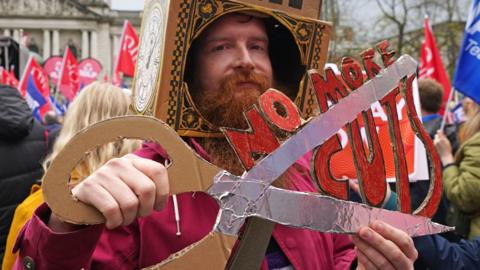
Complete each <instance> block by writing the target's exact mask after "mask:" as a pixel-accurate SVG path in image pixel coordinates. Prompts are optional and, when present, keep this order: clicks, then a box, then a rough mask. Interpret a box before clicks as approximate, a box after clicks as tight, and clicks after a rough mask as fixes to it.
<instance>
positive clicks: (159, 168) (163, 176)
mask: <svg viewBox="0 0 480 270" xmlns="http://www.w3.org/2000/svg"><path fill="white" fill-rule="evenodd" d="M124 158H126V159H128V160H130V161H131V162H132V164H133V166H135V168H137V169H138V170H140V171H141V172H142V173H144V174H145V175H146V176H147V177H149V178H150V179H151V180H152V181H153V183H154V184H155V187H156V189H155V193H156V194H155V203H154V205H155V209H156V210H161V209H162V208H163V207H164V206H165V203H166V202H167V198H168V193H169V182H168V172H167V169H166V168H165V166H163V165H162V164H160V163H158V162H155V161H153V160H149V159H144V158H141V157H138V156H135V155H131V154H130V155H126V156H124Z"/></svg>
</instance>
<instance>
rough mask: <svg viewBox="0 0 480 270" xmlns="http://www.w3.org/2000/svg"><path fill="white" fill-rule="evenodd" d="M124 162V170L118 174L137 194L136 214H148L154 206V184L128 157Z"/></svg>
mask: <svg viewBox="0 0 480 270" xmlns="http://www.w3.org/2000/svg"><path fill="white" fill-rule="evenodd" d="M123 160H126V161H127V162H125V163H126V164H125V170H124V171H122V175H120V177H121V179H122V180H123V181H124V182H125V183H126V184H127V185H128V186H129V187H130V188H131V189H132V190H133V192H134V193H135V195H136V196H138V205H137V209H136V210H138V213H137V214H138V216H148V215H150V214H151V213H152V211H153V208H154V206H155V197H156V188H157V187H156V185H155V183H154V182H153V180H152V179H150V177H148V176H147V175H145V174H144V173H143V172H142V171H140V170H138V169H137V168H136V167H135V165H133V163H132V161H131V160H129V159H127V158H126V159H123ZM149 161H150V160H149Z"/></svg>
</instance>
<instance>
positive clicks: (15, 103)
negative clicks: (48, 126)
mask: <svg viewBox="0 0 480 270" xmlns="http://www.w3.org/2000/svg"><path fill="white" fill-rule="evenodd" d="M34 121H35V120H34V118H33V116H32V111H31V110H30V107H28V104H27V102H26V101H25V99H24V98H23V97H22V95H21V94H20V92H19V91H18V90H17V89H16V88H13V87H10V86H8V85H0V140H2V141H14V140H21V139H23V138H24V137H26V136H27V135H28V134H29V133H30V131H31V130H32V126H33V123H34Z"/></svg>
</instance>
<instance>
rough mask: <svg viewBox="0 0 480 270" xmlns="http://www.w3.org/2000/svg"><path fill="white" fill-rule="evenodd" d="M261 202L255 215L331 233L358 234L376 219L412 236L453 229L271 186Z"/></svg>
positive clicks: (423, 219)
mask: <svg viewBox="0 0 480 270" xmlns="http://www.w3.org/2000/svg"><path fill="white" fill-rule="evenodd" d="M261 203H262V205H259V207H258V211H257V213H256V214H255V216H258V217H262V218H266V219H269V220H272V221H275V222H277V223H280V224H284V225H288V226H294V227H299V228H307V229H312V230H317V231H322V232H328V233H356V232H357V231H358V229H359V228H360V227H362V226H368V225H369V224H370V223H371V222H373V221H375V220H381V221H383V222H385V223H388V224H390V225H392V226H394V227H396V228H398V229H400V230H402V231H404V232H406V233H408V235H410V236H412V237H414V236H422V235H429V234H437V233H443V232H447V231H451V230H452V229H453V228H451V227H447V226H444V225H441V224H437V223H435V222H432V221H431V220H430V219H429V218H426V217H422V216H416V215H410V214H404V213H401V212H397V211H389V210H385V209H381V208H375V207H370V206H368V205H365V204H360V203H355V202H349V201H343V200H338V199H335V198H332V197H328V196H324V195H319V194H312V193H306V192H296V191H288V190H284V189H278V188H275V187H270V188H269V189H268V191H267V192H266V194H265V200H262V201H261ZM270 205H274V206H275V207H270Z"/></svg>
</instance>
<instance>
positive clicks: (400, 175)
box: [381, 88, 412, 213]
mask: <svg viewBox="0 0 480 270" xmlns="http://www.w3.org/2000/svg"><path fill="white" fill-rule="evenodd" d="M399 93H400V89H399V88H396V89H394V90H393V91H392V92H390V93H389V94H388V95H387V96H385V97H384V98H383V99H382V100H381V103H382V105H384V106H385V110H386V112H387V117H388V123H389V125H388V131H389V133H390V141H391V142H392V148H393V158H394V163H395V178H396V187H397V188H396V191H397V194H398V202H399V209H400V211H402V212H404V213H411V211H412V209H411V208H412V207H411V203H410V185H409V181H408V168H407V159H406V157H405V150H404V149H403V143H402V134H401V131H400V122H399V120H398V112H397V102H396V97H397V95H398V94H399Z"/></svg>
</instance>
